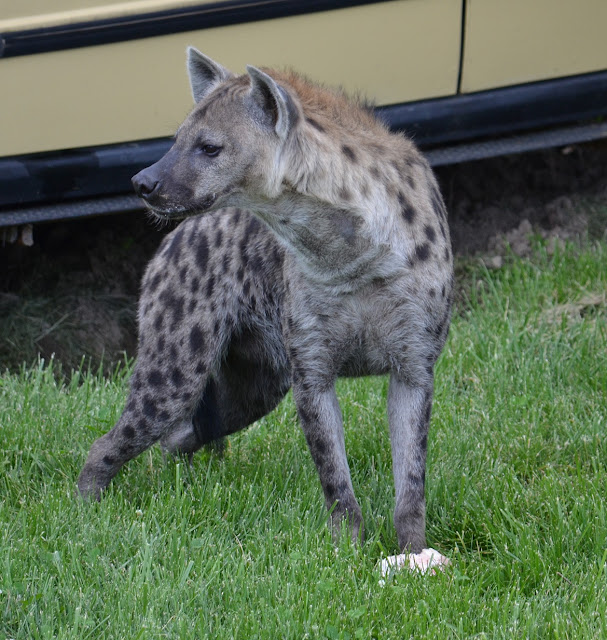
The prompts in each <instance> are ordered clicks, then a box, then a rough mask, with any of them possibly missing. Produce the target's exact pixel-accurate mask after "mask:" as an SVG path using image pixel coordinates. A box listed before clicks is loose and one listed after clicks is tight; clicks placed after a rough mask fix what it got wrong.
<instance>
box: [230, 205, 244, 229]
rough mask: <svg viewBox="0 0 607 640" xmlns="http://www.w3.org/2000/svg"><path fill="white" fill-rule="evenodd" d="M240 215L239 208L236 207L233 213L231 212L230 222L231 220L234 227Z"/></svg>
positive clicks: (238, 221)
mask: <svg viewBox="0 0 607 640" xmlns="http://www.w3.org/2000/svg"><path fill="white" fill-rule="evenodd" d="M241 216H242V212H241V211H240V209H236V210H235V211H234V213H233V214H232V222H233V224H234V226H235V227H237V226H238V224H239V223H240V217H241Z"/></svg>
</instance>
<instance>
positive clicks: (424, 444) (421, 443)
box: [419, 434, 428, 451]
mask: <svg viewBox="0 0 607 640" xmlns="http://www.w3.org/2000/svg"><path fill="white" fill-rule="evenodd" d="M419 446H420V447H421V448H422V449H423V450H424V451H425V450H426V449H427V448H428V436H427V434H424V435H423V436H422V438H421V440H420V441H419Z"/></svg>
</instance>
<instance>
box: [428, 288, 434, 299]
mask: <svg viewBox="0 0 607 640" xmlns="http://www.w3.org/2000/svg"><path fill="white" fill-rule="evenodd" d="M428 295H429V296H430V297H431V298H434V297H436V289H435V288H434V287H431V288H430V290H429V291H428Z"/></svg>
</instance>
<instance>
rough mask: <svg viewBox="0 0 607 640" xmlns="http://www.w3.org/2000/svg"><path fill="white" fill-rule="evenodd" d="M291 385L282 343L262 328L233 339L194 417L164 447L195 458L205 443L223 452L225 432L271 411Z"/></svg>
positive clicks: (169, 438) (167, 439)
mask: <svg viewBox="0 0 607 640" xmlns="http://www.w3.org/2000/svg"><path fill="white" fill-rule="evenodd" d="M289 387H290V375H289V370H288V367H287V364H286V356H285V355H284V350H283V349H282V345H281V344H276V342H275V341H274V342H271V341H270V339H269V337H268V336H265V335H263V334H262V333H260V332H253V331H248V330H247V331H243V332H242V333H241V335H240V336H239V337H238V338H237V339H235V340H234V341H233V342H232V345H231V346H230V348H229V350H228V353H227V356H226V358H225V359H224V361H223V362H222V363H221V366H220V368H219V371H218V373H217V375H215V376H213V377H212V378H210V379H209V380H208V382H207V385H206V387H205V390H204V393H203V394H202V397H201V398H200V401H199V402H198V405H197V407H196V411H195V413H194V416H193V419H192V421H191V422H190V423H184V424H183V425H180V426H179V427H178V428H177V429H175V430H174V431H172V432H171V433H168V434H167V435H166V436H165V437H164V438H163V439H162V441H161V446H162V447H163V449H165V451H167V452H168V453H171V454H186V455H188V456H190V458H191V456H192V454H193V453H194V452H196V451H197V450H198V449H200V448H201V447H203V446H210V447H212V448H213V449H214V450H215V451H219V452H221V451H222V450H223V444H224V440H225V436H227V435H230V434H232V433H236V432H237V431H240V430H242V429H244V428H246V427H248V426H249V425H250V424H252V423H253V422H255V421H256V420H259V419H260V418H263V417H264V416H265V415H267V414H268V413H270V412H271V411H272V410H273V409H275V408H276V406H277V405H278V404H279V403H280V401H281V400H282V399H283V398H284V396H285V394H286V393H287V391H288V390H289Z"/></svg>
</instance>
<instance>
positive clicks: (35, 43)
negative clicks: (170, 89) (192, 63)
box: [0, 0, 389, 58]
mask: <svg viewBox="0 0 607 640" xmlns="http://www.w3.org/2000/svg"><path fill="white" fill-rule="evenodd" d="M388 1H389V0H306V2H302V1H301V0H231V1H227V2H213V3H209V4H203V5H195V6H191V7H183V8H180V9H170V10H165V11H157V12H153V13H141V14H136V15H129V16H123V17H119V18H108V19H105V20H94V21H90V22H78V23H73V24H65V25H59V26H53V27H45V28H40V29H30V30H26V31H13V32H6V33H3V34H0V58H1V57H4V58H9V57H12V56H25V55H31V54H36V53H46V52H49V51H61V50H64V49H75V48H78V47H89V46H93V45H101V44H109V43H111V42H123V41H126V40H138V39H140V38H151V37H154V36H163V35H168V34H171V33H183V32H186V31H197V30H199V29H211V28H213V27H225V26H227V25H233V24H242V23H247V22H257V21H259V20H271V19H273V18H285V17H288V16H296V15H302V14H308V13H318V12H320V11H330V10H332V9H345V8H348V7H356V6H360V5H365V4H378V3H380V2H388Z"/></svg>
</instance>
